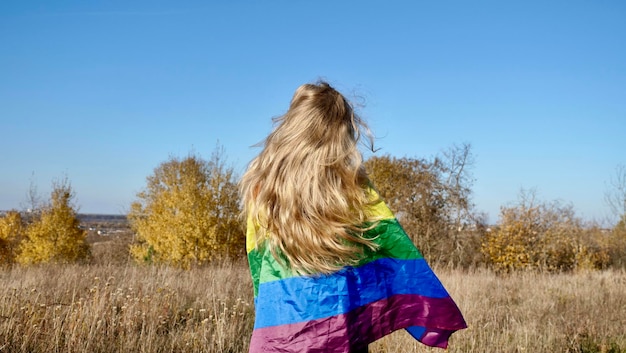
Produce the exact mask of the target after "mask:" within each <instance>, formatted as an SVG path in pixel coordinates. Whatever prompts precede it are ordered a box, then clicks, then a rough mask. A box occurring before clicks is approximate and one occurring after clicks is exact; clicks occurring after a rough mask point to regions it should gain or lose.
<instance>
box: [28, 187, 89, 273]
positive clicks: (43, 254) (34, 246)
mask: <svg viewBox="0 0 626 353" xmlns="http://www.w3.org/2000/svg"><path fill="white" fill-rule="evenodd" d="M73 198H74V192H73V190H72V187H71V185H70V183H69V181H68V180H67V178H65V179H63V180H61V181H58V182H53V185H52V193H51V195H50V202H49V203H48V204H46V205H44V206H42V208H41V210H39V212H36V216H35V218H34V219H33V220H32V223H30V224H28V225H27V226H26V230H25V231H24V239H23V241H22V242H21V243H20V245H19V250H18V255H17V261H18V262H20V263H22V264H37V263H49V262H54V263H70V262H76V261H80V260H85V259H88V258H89V256H90V248H89V244H88V243H87V241H86V239H85V238H86V236H87V232H86V231H85V230H82V229H80V228H79V220H78V217H77V213H76V210H75V206H74V205H73V204H72V199H73Z"/></svg>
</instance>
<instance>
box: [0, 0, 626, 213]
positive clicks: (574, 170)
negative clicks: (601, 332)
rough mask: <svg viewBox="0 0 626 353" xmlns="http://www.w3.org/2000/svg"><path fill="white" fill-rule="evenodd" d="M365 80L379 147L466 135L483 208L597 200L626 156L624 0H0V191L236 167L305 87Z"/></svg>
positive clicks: (351, 88) (99, 197) (392, 149)
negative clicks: (205, 163)
mask: <svg viewBox="0 0 626 353" xmlns="http://www.w3.org/2000/svg"><path fill="white" fill-rule="evenodd" d="M318 78H325V79H326V80H328V81H329V82H331V83H332V84H334V85H335V86H336V87H337V88H338V89H339V90H341V91H342V92H344V93H345V94H346V95H347V96H349V97H353V96H355V95H356V96H358V97H361V100H362V101H363V102H364V103H365V104H366V105H365V107H364V108H363V109H362V110H361V114H362V116H363V117H364V118H365V119H366V120H367V121H368V122H369V123H370V125H371V127H372V129H373V131H374V133H375V134H376V136H377V137H378V139H377V146H378V147H379V148H381V150H380V151H379V152H378V153H379V154H381V155H382V154H391V155H394V156H398V157H403V156H407V157H416V158H431V157H432V156H433V155H435V154H437V153H438V152H440V151H441V150H443V149H446V148H448V147H449V146H451V145H452V144H455V143H457V144H459V143H463V142H468V143H471V144H472V146H473V153H474V155H475V165H474V169H473V174H474V177H475V179H476V181H475V183H474V187H473V190H474V196H473V200H474V202H475V204H476V208H477V209H478V210H482V211H485V212H487V213H488V214H489V215H490V220H491V221H492V222H495V221H496V220H497V218H498V214H499V208H500V206H502V205H507V204H510V203H512V202H514V201H515V200H516V199H517V195H518V193H519V191H520V188H527V189H530V188H536V190H537V193H538V197H539V199H540V200H543V201H552V200H561V202H563V203H571V204H572V205H573V206H574V208H575V209H576V211H577V213H578V215H579V216H581V217H583V218H585V219H601V218H603V217H605V216H606V215H608V213H609V210H608V208H607V206H606V205H605V203H604V201H603V197H604V193H605V191H606V190H607V183H608V181H609V180H610V178H611V177H612V175H614V173H615V168H616V167H617V165H619V164H626V2H623V1H609V0H605V1H588V0H584V1H579V0H568V1H501V0H498V1H481V0H478V1H432V0H431V1H421V0H419V1H418V0H416V1H413V0H411V1H363V0H361V1H330V0H328V1H304V0H272V1H219V2H218V1H213V2H210V1H153V0H151V1H11V0H7V1H2V2H0V126H1V128H0V134H1V136H0V168H1V170H0V210H2V209H12V208H18V209H19V208H21V207H22V206H23V205H24V204H25V201H26V195H27V192H28V190H29V185H30V183H31V180H33V181H34V183H35V184H36V186H37V188H38V190H39V192H40V193H41V194H42V195H43V196H47V194H48V193H49V191H50V185H51V182H52V181H53V180H55V179H59V178H62V177H63V176H67V177H68V179H69V180H70V181H71V183H72V186H73V188H74V190H75V192H76V203H77V205H78V206H79V207H80V211H81V212H85V213H113V214H120V213H125V212H126V211H127V210H128V208H129V204H130V203H131V202H132V201H133V200H134V199H135V195H136V193H137V192H138V191H140V190H141V189H142V188H143V187H144V186H145V184H146V177H147V176H148V175H150V174H151V173H152V171H153V170H154V168H155V167H157V166H158V165H159V164H160V163H161V162H164V161H166V160H167V159H168V158H169V157H170V156H185V155H187V154H188V153H189V152H191V151H195V152H196V153H198V154H200V155H201V156H202V157H205V158H209V157H210V154H211V152H212V151H213V150H214V148H215V146H216V143H217V142H218V141H219V143H220V144H221V145H223V147H224V149H225V152H226V156H227V158H228V161H229V162H230V163H232V165H233V166H234V167H235V169H236V170H237V171H238V172H239V173H241V172H242V171H243V170H244V169H245V167H246V165H247V163H248V162H249V161H250V159H252V158H253V157H254V155H255V154H256V153H257V152H258V150H257V149H255V148H251V147H250V146H251V145H253V144H255V143H257V142H259V141H260V140H262V139H263V138H264V137H265V135H266V134H267V133H268V132H270V130H271V128H272V124H271V117H273V116H276V115H280V114H281V113H283V112H284V111H285V110H286V108H287V106H288V103H289V100H290V98H291V95H292V93H293V91H294V90H295V88H296V87H297V86H299V85H300V84H302V83H305V82H311V81H315V80H317V79H318Z"/></svg>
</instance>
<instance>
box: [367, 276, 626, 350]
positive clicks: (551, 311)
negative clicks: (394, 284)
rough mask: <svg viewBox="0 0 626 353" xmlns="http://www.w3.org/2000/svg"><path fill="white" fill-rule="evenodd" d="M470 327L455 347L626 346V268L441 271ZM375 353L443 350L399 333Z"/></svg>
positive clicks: (452, 344)
mask: <svg viewBox="0 0 626 353" xmlns="http://www.w3.org/2000/svg"><path fill="white" fill-rule="evenodd" d="M437 272H438V274H439V275H440V278H441V280H442V282H444V285H445V286H446V288H447V289H448V291H449V292H450V294H451V295H452V297H453V298H454V299H455V301H456V302H457V304H458V305H459V307H460V308H461V310H462V312H463V313H464V315H465V318H466V320H467V323H468V326H469V328H468V329H466V330H462V331H460V332H457V333H455V334H454V335H453V337H452V339H451V340H450V347H449V352H465V353H471V352H476V353H478V352H480V353H486V352H494V353H495V352H498V353H506V352H517V353H522V352H532V353H543V352H545V353H548V352H550V353H553V352H568V353H574V352H580V353H583V352H584V353H587V352H588V353H592V352H607V353H609V352H610V353H618V352H626V272H623V271H621V272H614V271H605V272H588V273H579V274H537V273H517V274H511V275H507V276H497V275H495V274H493V273H492V272H489V271H484V270H479V271H474V272H472V273H467V272H462V271H437ZM371 348H372V349H370V351H371V352H441V350H437V349H433V348H425V347H423V346H419V344H416V343H414V341H413V340H412V338H410V336H409V335H408V334H406V333H405V332H396V333H394V334H393V335H390V336H389V337H386V338H384V339H382V340H380V341H378V342H376V343H375V344H374V345H372V346H371Z"/></svg>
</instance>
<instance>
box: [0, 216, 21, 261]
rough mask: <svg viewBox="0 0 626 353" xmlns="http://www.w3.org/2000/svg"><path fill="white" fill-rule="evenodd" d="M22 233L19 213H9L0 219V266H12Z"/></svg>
mask: <svg viewBox="0 0 626 353" xmlns="http://www.w3.org/2000/svg"><path fill="white" fill-rule="evenodd" d="M23 233H24V224H23V221H22V216H21V215H20V213H19V212H17V211H9V212H7V213H6V214H5V215H4V216H2V217H0V265H11V264H13V262H14V261H15V253H16V250H17V245H18V242H19V241H20V240H21V238H22V237H23Z"/></svg>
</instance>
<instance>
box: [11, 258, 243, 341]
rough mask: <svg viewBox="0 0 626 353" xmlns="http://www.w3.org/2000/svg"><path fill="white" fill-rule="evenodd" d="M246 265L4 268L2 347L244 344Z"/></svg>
mask: <svg viewBox="0 0 626 353" xmlns="http://www.w3.org/2000/svg"><path fill="white" fill-rule="evenodd" d="M250 288H251V284H250V280H249V279H248V274H247V272H246V269H245V266H244V265H241V264H240V265H232V264H231V265H223V266H214V267H210V268H202V269H195V270H193V271H180V270H175V269H172V268H166V267H136V266H49V267H38V268H15V269H12V270H8V271H5V272H1V273H0V298H2V299H1V302H0V352H24V353H26V352H32V353H36V352H60V353H61V352H62V353H66V352H67V353H70V352H81V353H82V352H94V353H98V352H103V353H104V352H142V353H144V352H145V353H148V352H150V353H152V352H243V351H246V350H247V345H248V342H247V337H248V336H249V334H250V332H251V330H252V324H253V319H254V312H253V303H252V297H251V294H250V293H251V289H250Z"/></svg>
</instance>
